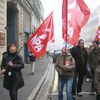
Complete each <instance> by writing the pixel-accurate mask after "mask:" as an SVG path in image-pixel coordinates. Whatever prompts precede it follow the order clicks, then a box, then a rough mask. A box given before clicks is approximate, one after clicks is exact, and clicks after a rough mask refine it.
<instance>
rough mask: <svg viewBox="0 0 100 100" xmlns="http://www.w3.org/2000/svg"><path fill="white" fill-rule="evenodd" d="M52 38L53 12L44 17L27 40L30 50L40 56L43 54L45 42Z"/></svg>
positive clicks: (37, 56)
mask: <svg viewBox="0 0 100 100" xmlns="http://www.w3.org/2000/svg"><path fill="white" fill-rule="evenodd" d="M53 39H54V24H53V12H52V13H51V14H50V15H49V16H48V17H47V18H46V19H45V21H44V22H43V23H42V24H41V25H40V26H39V28H38V29H37V30H36V31H35V32H34V34H32V36H31V37H30V38H29V39H28V40H27V45H28V48H29V49H30V51H31V52H32V53H33V54H34V55H35V56H36V58H39V57H41V56H42V55H44V54H45V51H46V47H47V43H48V42H49V41H52V40H53Z"/></svg>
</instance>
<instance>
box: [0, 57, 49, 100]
mask: <svg viewBox="0 0 100 100" xmlns="http://www.w3.org/2000/svg"><path fill="white" fill-rule="evenodd" d="M49 62H50V59H49V58H46V57H44V58H42V59H40V60H38V61H37V62H36V67H35V73H34V75H32V74H31V66H30V65H29V64H28V65H26V66H25V68H24V69H23V70H22V73H23V77H24V81H25V86H24V87H23V88H21V89H20V90H19V92H18V100H27V98H28V96H29V95H30V93H31V92H32V90H33V89H34V88H35V86H36V85H37V84H38V82H39V80H40V79H41V78H42V76H43V75H44V73H45V71H46V69H47V66H48V64H49ZM2 82H3V76H0V100H10V98H9V94H8V91H7V90H6V89H4V88H3V87H2Z"/></svg>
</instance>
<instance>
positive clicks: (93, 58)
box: [88, 40, 100, 95]
mask: <svg viewBox="0 0 100 100" xmlns="http://www.w3.org/2000/svg"><path fill="white" fill-rule="evenodd" d="M99 44H100V42H99V41H97V40H95V41H93V49H92V50H91V51H90V53H89V57H88V60H89V65H90V67H91V75H92V76H91V78H92V82H91V93H90V94H91V95H93V94H94V92H95V85H94V83H95V82H94V76H95V75H94V74H95V69H96V66H98V61H99V59H100V47H99Z"/></svg>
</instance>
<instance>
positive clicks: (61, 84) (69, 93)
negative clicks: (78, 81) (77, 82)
mask: <svg viewBox="0 0 100 100" xmlns="http://www.w3.org/2000/svg"><path fill="white" fill-rule="evenodd" d="M58 82H59V83H58V91H59V95H58V98H59V100H63V88H64V85H65V84H66V94H67V100H72V84H73V77H59V80H58Z"/></svg>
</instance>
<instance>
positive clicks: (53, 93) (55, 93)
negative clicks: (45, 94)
mask: <svg viewBox="0 0 100 100" xmlns="http://www.w3.org/2000/svg"><path fill="white" fill-rule="evenodd" d="M90 93H91V92H85V91H83V92H82V94H90ZM63 94H66V92H63ZM51 95H58V92H52V93H51Z"/></svg>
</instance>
